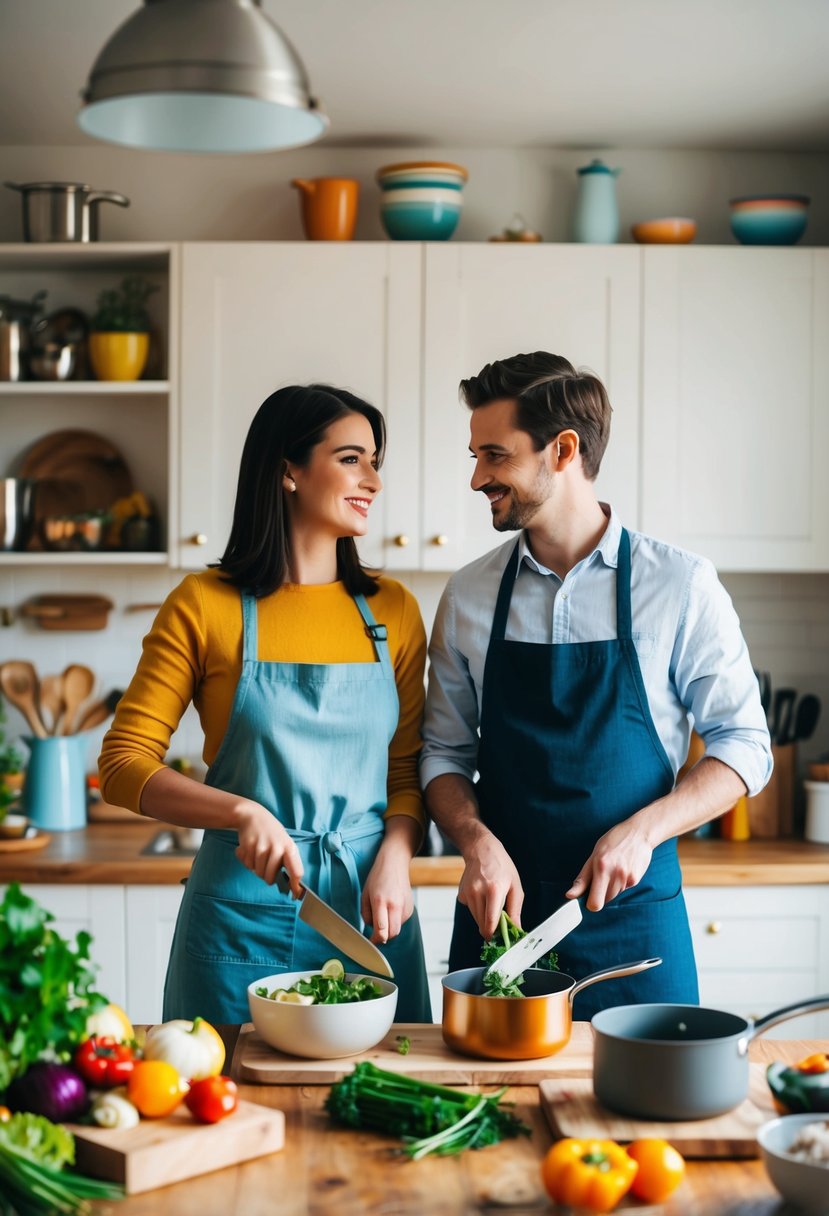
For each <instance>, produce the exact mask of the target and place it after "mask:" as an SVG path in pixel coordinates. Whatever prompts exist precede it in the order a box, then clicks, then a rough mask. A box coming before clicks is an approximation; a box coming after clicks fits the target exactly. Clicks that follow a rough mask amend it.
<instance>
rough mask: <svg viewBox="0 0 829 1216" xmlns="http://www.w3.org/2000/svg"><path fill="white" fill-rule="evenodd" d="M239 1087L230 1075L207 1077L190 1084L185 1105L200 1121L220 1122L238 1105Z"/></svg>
mask: <svg viewBox="0 0 829 1216" xmlns="http://www.w3.org/2000/svg"><path fill="white" fill-rule="evenodd" d="M238 1092H239V1091H238V1089H237V1088H236V1083H235V1081H231V1079H230V1077H223V1076H218V1077H205V1078H204V1080H203V1081H194V1082H193V1084H192V1085H191V1086H190V1089H189V1091H188V1093H187V1097H186V1098H185V1099H184V1105H185V1106H186V1107H187V1109H188V1110H189V1111H190V1114H191V1115H192V1116H193V1118H194V1119H198V1121H199V1123H218V1122H219V1120H220V1119H224V1118H226V1117H227V1115H232V1114H233V1112H234V1111H235V1109H236V1107H237V1105H238V1101H239V1100H238Z"/></svg>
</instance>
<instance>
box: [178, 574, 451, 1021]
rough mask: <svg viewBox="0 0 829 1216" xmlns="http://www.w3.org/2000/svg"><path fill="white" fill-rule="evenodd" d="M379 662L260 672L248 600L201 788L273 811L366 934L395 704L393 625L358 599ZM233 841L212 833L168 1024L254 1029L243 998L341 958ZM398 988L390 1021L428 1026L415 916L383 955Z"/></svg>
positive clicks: (189, 902) (268, 667) (196, 874)
mask: <svg viewBox="0 0 829 1216" xmlns="http://www.w3.org/2000/svg"><path fill="white" fill-rule="evenodd" d="M354 598H355V603H356V605H357V608H358V609H359V611H360V614H361V616H362V618H363V622H364V627H365V629H366V632H367V633H368V635H369V637H370V638H371V639H372V642H373V644H374V649H375V654H376V660H375V661H373V662H363V663H277V662H261V661H260V660H259V659H258V657H257V656H258V645H257V602H256V600H255V599H254V598H253V597H252V596H250V595H243V596H242V615H243V627H244V640H243V654H242V671H241V675H240V677H239V683H238V685H237V687H236V694H235V697H234V701H233V707H232V710H231V715H230V721H229V723H228V728H227V732H226V734H225V737H224V739H223V740H222V744H221V747H220V748H219V752H218V754H217V756H216V759H215V760H214V762H213V764H212V765H211V767H210V770H209V772H208V774H207V777H206V781H207V784H208V785H212V786H215V787H216V788H218V789H222V790H227V791H228V792H231V793H234V794H238V795H239V796H241V797H245V798H250V799H252V800H254V801H255V802H259V803H261V804H262V805H263V806H265V807H267V808H268V810H269V811H270V812H271V814H273V815H275V816H276V817H277V818H278V819H279V821H280V823H281V824H282V825H283V827H285V829H286V830H287V832H288V834H289V835H290V836H291V837H292V839H293V840H294V841H295V842H296V844H297V847H298V849H299V853H300V856H301V858H302V863H303V866H304V867H305V872H304V875H303V881H304V882H305V883H306V884H307V886H308V887H309V889H310V890H312V891H315V892H316V893H317V894H318V895H319V896H320V898H321V899H324V900H325V902H326V903H328V904H331V905H332V906H333V907H334V908H335V909H336V910H337V911H338V912H339V913H340V915H341V916H344V917H345V918H346V920H348V921H350V922H351V923H352V924H353V925H354V926H355V927H357V928H358V929H360V930H361V931H362V932H364V933H365V934H366V936H370V929H369V928H367V927H366V926H365V925H364V923H363V920H362V918H361V916H360V893H361V889H362V886H363V884H364V883H365V880H366V878H367V876H368V873H369V870H370V869H371V866H372V864H373V862H374V859H375V857H376V856H377V852H378V849H379V847H380V844H381V841H382V838H383V830H384V819H383V813H384V811H385V809H386V786H387V775H388V755H389V743H390V742H391V739H392V737H393V735H394V732H395V730H396V728H397V721H398V715H399V702H398V697H397V686H396V683H395V678H394V669H393V667H392V663H391V659H390V657H389V648H388V643H387V641H386V630H385V626H383V625H378V624H376V622H375V620H374V617H373V616H372V614H371V611H370V609H369V606H368V604H367V602H366V600H365V598H364V597H363V596H361V595H358V596H355V597H354ZM238 843H239V838H238V835H237V834H236V833H235V832H232V831H225V830H215V829H208V830H207V831H206V832H205V835H204V841H203V843H202V846H201V848H200V849H199V852H198V854H197V855H196V858H195V861H194V862H193V868H192V870H191V872H190V877H189V878H188V880H187V884H186V887H185V892H184V898H183V900H182V904H181V909H180V911H179V916H178V921H177V923H176V931H175V936H174V939H173V946H172V951H171V955H170V962H169V966H168V969H167V980H166V984H165V989H164V1019H165V1021H166V1020H168V1019H170V1018H193V1017H195V1016H196V1015H197V1014H200V1015H201V1016H202V1017H204V1018H206V1019H207V1020H208V1021H209V1022H213V1023H216V1022H223V1023H228V1022H229V1023H234V1022H247V1021H249V1020H250V1013H249V1008H248V999H247V986H248V984H250V983H251V982H253V981H254V980H257V979H261V978H262V977H263V976H266V975H272V974H275V973H276V972H279V971H299V970H315V969H318V968H319V967H320V966H321V965H322V964H323V963H324V962H325V961H326V959H329V958H340V959H341V960H342V962H343V964H344V966H345V968H346V970H347V971H362V968H361V967H359V965H358V964H355V963H354V962H353V961H352V960H350V959H349V958H348V957H347V956H346V955H343V954H341V953H339V952H338V951H337V950H336V949H335V947H334V946H332V945H331V944H330V943H329V942H327V941H326V940H325V939H324V938H323V937H321V936H320V935H319V934H318V933H317V932H316V930H314V929H312V928H310V927H309V926H308V925H306V924H305V923H304V922H302V921H300V920H299V918H298V915H297V913H298V904H297V903H296V901H295V900H294V899H292V898H291V896H289V895H283V894H282V893H281V892H280V891H279V890H278V889H277V888H276V887H275V886H268V885H267V884H266V883H265V882H263V881H262V879H261V878H258V877H257V876H256V875H255V874H254V873H252V871H250V870H248V869H247V867H246V866H244V865H243V864H242V863H241V862H240V861H239V860H238V858H237V857H236V854H235V850H236V848H237V846H238ZM381 949H382V951H383V953H384V954H385V955H386V957H387V958H388V960H389V963H390V964H391V966H392V968H393V970H394V975H395V982H396V983H397V984H398V986H399V997H398V1006H397V1014H396V1019H397V1020H398V1021H401V1022H409V1021H411V1022H428V1021H431V1008H430V1003H429V990H428V984H427V979H426V967H425V963H424V958H423V945H422V942H421V936H420V926H419V923H418V920H417V912H415V913H414V914H413V916H412V917H411V918H410V919H409V920H408V921H406V922H405V924H404V925H403V928H402V931H401V933H400V935H399V936H398V937H396V938H394V940H393V941H391V942H389V943H388V944H387V945H385V946H382V947H381Z"/></svg>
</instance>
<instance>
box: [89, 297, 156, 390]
mask: <svg viewBox="0 0 829 1216" xmlns="http://www.w3.org/2000/svg"><path fill="white" fill-rule="evenodd" d="M154 291H158V286H157V285H156V284H152V283H148V282H147V280H146V279H144V278H142V276H141V275H128V276H127V277H126V278H125V279H122V281H121V286H120V287H119V288H117V289H111V288H110V289H108V290H106V291H102V292H101V293H100V294H99V296H98V306H97V308H96V310H95V313H94V315H93V317H92V320H91V321H90V326H89V328H90V334H89V361H90V363H91V364H92V370H93V372H94V373H95V378H96V379H97V380H137V379H138V378H139V376H140V375H141V373H142V372H143V370H144V367H145V366H146V363H147V356H148V354H149V350H150V315H149V313H148V312H147V300H148V298H149V297H150V296H151V295H152V293H153V292H154Z"/></svg>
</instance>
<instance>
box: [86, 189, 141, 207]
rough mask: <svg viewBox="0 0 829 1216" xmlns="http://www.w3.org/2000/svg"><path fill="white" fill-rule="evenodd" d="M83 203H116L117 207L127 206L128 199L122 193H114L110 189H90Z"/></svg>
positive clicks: (128, 203)
mask: <svg viewBox="0 0 829 1216" xmlns="http://www.w3.org/2000/svg"><path fill="white" fill-rule="evenodd" d="M84 202H85V203H117V204H118V206H119V207H129V205H130V200H129V199H128V198H126V197H125V196H124V195H123V194H115V193H114V192H113V191H112V190H90V192H89V194H87V196H86V198H85V199H84Z"/></svg>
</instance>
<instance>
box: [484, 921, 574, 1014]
mask: <svg viewBox="0 0 829 1216" xmlns="http://www.w3.org/2000/svg"><path fill="white" fill-rule="evenodd" d="M526 936H527V931H526V929H521V928H519V926H518V925H516V923H515V921H513V920H512V919H511V918H510V917H509V916H507V914H506V912H502V913H501V916H500V918H499V920H498V927H497V928H496V930H495V933H494V934H493V936H492V937H491V938H490V939H489V941H488V942H484V944H483V947H482V949H481V962H482V963H485V964H486V966H487V967H491V966H492V964H493V963H494V962H495V960H496V959H498V958H500V957H501V955H502V954H503V953H504V952H505V951H506V950H509V948H510V946H514V945H515V943H516V942H518V941H520V940H521V938H522V937H526ZM535 966H536V967H541V968H543V969H544V970H547V971H558V955H557V954H556V952H555V950H551V951H550V952H549V954H545V955H544V957H543V958H540V959H539V960H538V962H537V963H535ZM523 983H524V977H523V976H522V975H519V976H518V978H517V979H515V980H512V982H511V983H509V984H504V983H503V981H502V980H501V977H500V976H499V975H498V974H497V973H496V974H493V975H484V995H485V996H523V995H524V993H523V992H522V991H521V985H522V984H523Z"/></svg>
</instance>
